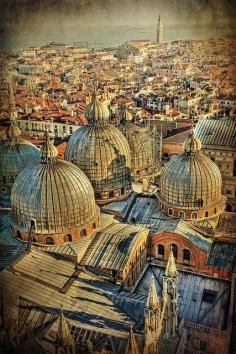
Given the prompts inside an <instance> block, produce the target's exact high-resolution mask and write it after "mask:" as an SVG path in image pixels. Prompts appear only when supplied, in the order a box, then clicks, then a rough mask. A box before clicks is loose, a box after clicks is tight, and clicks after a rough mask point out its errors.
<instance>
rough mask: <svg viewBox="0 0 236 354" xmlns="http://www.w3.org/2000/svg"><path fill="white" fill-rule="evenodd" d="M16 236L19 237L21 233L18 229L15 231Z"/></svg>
mask: <svg viewBox="0 0 236 354" xmlns="http://www.w3.org/2000/svg"><path fill="white" fill-rule="evenodd" d="M16 236H17V237H18V238H20V239H21V233H20V231H19V230H17V231H16Z"/></svg>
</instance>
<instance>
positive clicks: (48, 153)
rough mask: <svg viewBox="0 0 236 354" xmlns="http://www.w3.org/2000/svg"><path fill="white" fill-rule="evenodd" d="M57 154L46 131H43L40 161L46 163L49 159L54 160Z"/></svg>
mask: <svg viewBox="0 0 236 354" xmlns="http://www.w3.org/2000/svg"><path fill="white" fill-rule="evenodd" d="M57 156H58V151H57V148H56V147H55V146H54V145H53V143H52V142H51V141H50V139H49V135H48V131H46V132H45V143H44V144H43V146H42V155H41V161H42V163H48V162H51V161H56V160H57Z"/></svg>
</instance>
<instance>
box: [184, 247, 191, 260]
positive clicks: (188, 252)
mask: <svg viewBox="0 0 236 354" xmlns="http://www.w3.org/2000/svg"><path fill="white" fill-rule="evenodd" d="M189 262H190V251H189V250H187V249H184V250H183V263H189Z"/></svg>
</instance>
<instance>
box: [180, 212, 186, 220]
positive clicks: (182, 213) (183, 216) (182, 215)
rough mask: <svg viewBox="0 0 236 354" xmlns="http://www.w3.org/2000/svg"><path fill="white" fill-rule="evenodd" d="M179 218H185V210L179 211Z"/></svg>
mask: <svg viewBox="0 0 236 354" xmlns="http://www.w3.org/2000/svg"><path fill="white" fill-rule="evenodd" d="M179 218H181V219H184V218H185V212H184V211H183V210H180V211H179Z"/></svg>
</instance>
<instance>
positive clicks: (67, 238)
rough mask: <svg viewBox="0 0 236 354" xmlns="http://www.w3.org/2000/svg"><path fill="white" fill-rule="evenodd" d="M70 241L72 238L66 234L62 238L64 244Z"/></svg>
mask: <svg viewBox="0 0 236 354" xmlns="http://www.w3.org/2000/svg"><path fill="white" fill-rule="evenodd" d="M71 241H72V236H71V235H69V234H67V235H65V236H64V242H71Z"/></svg>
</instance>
